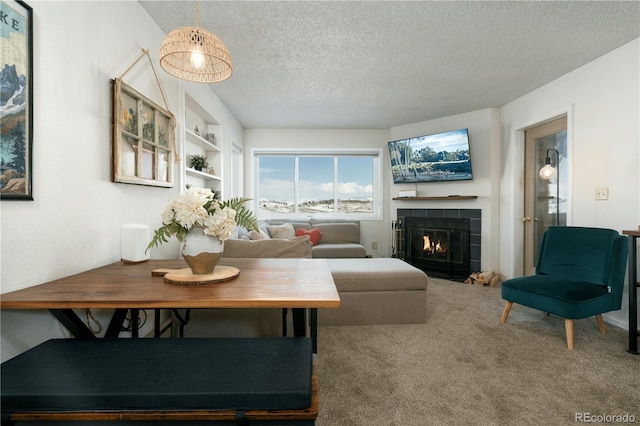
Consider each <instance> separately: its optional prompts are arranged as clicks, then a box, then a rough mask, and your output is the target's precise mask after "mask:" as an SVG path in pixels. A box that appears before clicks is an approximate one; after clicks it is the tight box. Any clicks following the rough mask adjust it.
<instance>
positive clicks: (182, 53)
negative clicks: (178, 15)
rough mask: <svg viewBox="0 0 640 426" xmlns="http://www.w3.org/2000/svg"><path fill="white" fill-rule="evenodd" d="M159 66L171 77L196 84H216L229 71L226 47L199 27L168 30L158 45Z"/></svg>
mask: <svg viewBox="0 0 640 426" xmlns="http://www.w3.org/2000/svg"><path fill="white" fill-rule="evenodd" d="M194 53H195V57H194ZM160 66H161V67H162V68H163V69H164V70H165V71H166V72H168V73H169V74H171V75H173V76H175V77H178V78H180V79H182V80H187V81H194V82H197V83H216V82H219V81H223V80H226V79H227V78H229V77H231V74H233V62H232V61H231V55H230V54H229V51H228V50H227V47H226V46H225V45H224V43H223V42H222V40H220V38H218V36H216V35H215V34H213V33H211V32H209V31H207V30H204V29H202V28H200V27H182V28H177V29H175V30H173V31H171V32H170V33H169V35H167V37H166V38H165V39H164V41H163V42H162V45H161V46H160Z"/></svg>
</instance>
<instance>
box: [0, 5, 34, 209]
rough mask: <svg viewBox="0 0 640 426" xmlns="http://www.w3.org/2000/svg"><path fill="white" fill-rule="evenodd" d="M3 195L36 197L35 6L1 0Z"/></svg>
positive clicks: (0, 170)
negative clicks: (34, 147) (34, 194)
mask: <svg viewBox="0 0 640 426" xmlns="http://www.w3.org/2000/svg"><path fill="white" fill-rule="evenodd" d="M0 15H1V16H2V20H0V38H2V45H3V46H2V55H0V59H1V62H0V81H2V96H1V97H0V124H1V128H2V132H1V133H0V146H1V147H2V149H0V198H2V199H3V200H4V199H7V200H29V201H31V200H33V191H32V189H33V170H32V164H33V9H32V8H31V7H30V6H29V5H28V4H27V3H25V2H24V1H20V0H17V1H16V0H8V1H7V0H2V1H0Z"/></svg>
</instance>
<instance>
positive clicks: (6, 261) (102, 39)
mask: <svg viewBox="0 0 640 426" xmlns="http://www.w3.org/2000/svg"><path fill="white" fill-rule="evenodd" d="M29 5H30V6H31V7H33V16H34V143H33V148H34V154H33V196H34V201H29V202H26V201H19V202H18V201H5V200H3V201H2V203H0V215H1V227H0V229H1V232H2V234H1V242H2V246H1V249H0V250H1V252H0V253H1V256H0V262H1V263H0V266H1V268H0V269H1V275H0V278H1V280H0V291H1V292H2V293H6V292H9V291H13V290H18V289H21V288H24V287H29V286H33V285H36V284H40V283H43V282H47V281H51V280H53V279H57V278H60V277H65V276H69V275H72V274H75V273H79V272H82V271H85V270H88V269H92V268H95V267H99V266H102V265H106V264H109V263H112V262H116V261H119V260H120V225H121V224H124V223H144V224H148V225H149V226H151V228H152V229H155V228H156V227H158V226H159V225H160V222H161V219H160V213H161V212H162V210H163V209H164V207H165V205H166V203H167V201H168V200H169V199H171V198H173V197H174V196H175V195H176V194H177V193H178V191H179V189H180V179H179V176H178V175H179V171H178V170H179V167H178V165H175V167H174V188H172V189H166V188H156V187H147V186H139V185H128V184H119V183H112V182H110V155H111V154H110V123H111V121H110V104H111V101H110V86H109V81H110V79H113V78H116V77H119V76H121V74H123V73H124V72H125V71H126V69H127V68H128V67H129V66H130V65H131V64H132V63H133V62H134V61H135V60H136V59H137V58H138V56H139V55H140V54H141V53H142V49H143V48H145V49H148V50H149V52H150V54H151V57H152V59H153V62H154V66H155V69H156V72H157V74H158V76H159V78H160V79H161V82H162V86H163V89H164V92H165V95H166V96H167V102H168V103H169V109H170V110H171V111H172V112H173V113H174V114H176V116H178V112H177V104H178V93H179V85H178V80H177V79H175V78H174V77H171V76H169V75H168V74H166V73H165V72H164V71H163V70H162V69H161V68H160V66H159V63H158V58H157V52H158V49H159V46H160V43H161V42H162V40H163V38H164V36H165V34H164V33H163V32H162V31H161V30H160V28H159V27H158V26H157V24H155V22H154V21H152V20H151V18H150V17H149V15H148V14H147V12H146V11H145V10H144V9H143V8H142V6H140V4H139V3H138V2H135V1H126V2H106V1H105V2H77V1H71V2H50V1H33V0H32V1H29ZM123 80H124V81H125V82H127V83H128V84H130V85H132V86H133V87H134V88H135V89H136V90H138V91H140V92H141V93H143V94H144V95H146V96H147V97H149V98H151V99H152V100H154V101H155V102H157V103H158V104H160V105H164V102H163V100H162V96H161V94H160V89H159V88H158V85H157V84H156V80H155V77H154V75H153V71H152V69H151V66H150V64H149V61H148V60H147V59H146V58H143V60H141V61H140V62H139V63H138V64H137V65H136V66H135V67H134V68H133V69H132V70H131V71H129V72H128V73H127V74H126V76H125V77H124V79H123ZM201 90H202V89H201ZM211 96H215V95H213V93H212V92H211ZM213 102H216V103H217V101H215V100H214V101H213ZM215 108H217V110H218V112H217V115H216V117H217V118H218V119H219V120H221V121H222V123H223V124H225V128H226V129H227V131H228V134H226V135H225V144H226V143H227V142H228V141H230V140H231V139H232V138H236V139H240V140H241V138H242V133H241V132H242V128H241V127H240V126H239V124H238V123H237V121H236V120H235V118H233V116H232V115H231V114H230V113H229V112H228V110H226V107H224V106H223V105H218V106H216V107H215ZM229 144H230V142H229ZM173 255H177V250H175V247H173V248H172V247H171V245H169V247H166V248H165V250H164V251H163V249H160V250H154V251H153V252H152V256H153V257H166V256H168V257H170V256H173ZM103 326H105V328H106V324H104V323H103ZM0 327H1V347H2V349H1V354H0V355H1V358H2V360H3V361H4V360H6V359H8V358H10V357H12V356H14V355H16V354H17V353H20V352H22V351H24V350H25V349H28V348H29V347H31V346H34V345H35V344H37V343H40V342H42V341H44V340H46V339H47V338H51V337H59V336H64V335H65V334H64V332H63V330H62V328H61V327H60V326H59V325H58V323H57V321H56V320H55V319H53V317H52V316H51V315H50V314H49V313H48V312H24V311H22V312H20V311H6V310H3V311H2V315H1V324H0Z"/></svg>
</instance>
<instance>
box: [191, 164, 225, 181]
mask: <svg viewBox="0 0 640 426" xmlns="http://www.w3.org/2000/svg"><path fill="white" fill-rule="evenodd" d="M185 172H186V173H187V174H188V175H189V176H194V177H199V178H201V179H204V180H217V181H221V180H222V179H221V178H220V177H218V176H214V175H210V174H209V173H205V172H201V171H200V170H196V169H194V168H191V167H187V168H186V169H185Z"/></svg>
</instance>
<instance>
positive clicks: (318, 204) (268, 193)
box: [257, 155, 374, 215]
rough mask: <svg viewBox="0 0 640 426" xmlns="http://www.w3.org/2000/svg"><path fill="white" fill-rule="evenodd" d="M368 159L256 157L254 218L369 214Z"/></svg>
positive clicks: (370, 168) (370, 180)
mask: <svg viewBox="0 0 640 426" xmlns="http://www.w3.org/2000/svg"><path fill="white" fill-rule="evenodd" d="M373 162H374V159H373V157H371V156H270V155H265V156H260V157H258V191H257V192H258V200H259V203H258V215H261V214H263V215H269V214H274V213H285V214H294V213H307V214H317V213H340V214H350V213H373V189H374V188H373V186H374V184H373V167H374V164H373Z"/></svg>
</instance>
